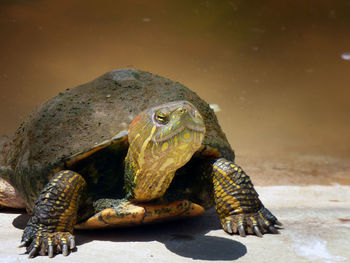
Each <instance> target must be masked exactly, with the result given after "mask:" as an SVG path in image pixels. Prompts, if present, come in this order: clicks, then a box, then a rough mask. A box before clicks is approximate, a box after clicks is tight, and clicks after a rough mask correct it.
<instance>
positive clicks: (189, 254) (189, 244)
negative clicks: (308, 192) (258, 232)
mask: <svg viewBox="0 0 350 263" xmlns="http://www.w3.org/2000/svg"><path fill="white" fill-rule="evenodd" d="M219 229H220V230H221V229H222V228H221V225H220V222H219V220H218V217H217V214H216V212H215V210H209V211H207V212H206V213H205V214H204V215H203V216H201V217H196V218H190V219H183V220H178V221H171V222H164V223H160V224H153V225H142V226H135V227H129V228H109V229H99V230H84V231H82V230H80V231H76V242H77V244H78V245H81V244H84V243H88V242H91V241H93V240H99V241H112V242H151V241H158V242H160V243H162V244H164V246H165V247H166V248H167V249H168V250H169V251H171V252H173V253H175V254H177V255H179V256H182V257H186V258H192V259H197V260H211V261H214V260H222V261H229V260H231V261H232V260H236V259H238V258H240V257H242V256H244V255H245V254H246V253H247V248H246V246H245V245H243V244H242V243H240V242H238V241H235V240H232V239H231V238H230V237H229V236H227V237H228V238H224V237H218V236H210V235H206V234H207V233H208V232H209V231H211V230H219Z"/></svg>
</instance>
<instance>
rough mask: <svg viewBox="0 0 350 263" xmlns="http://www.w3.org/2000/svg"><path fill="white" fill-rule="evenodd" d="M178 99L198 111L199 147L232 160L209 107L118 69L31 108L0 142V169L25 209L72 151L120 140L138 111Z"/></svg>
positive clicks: (179, 88)
mask: <svg viewBox="0 0 350 263" xmlns="http://www.w3.org/2000/svg"><path fill="white" fill-rule="evenodd" d="M178 100H186V101H189V102H191V103H192V104H193V105H195V106H196V107H197V109H198V110H199V111H200V113H201V114H202V116H203V118H204V121H205V125H206V134H205V138H204V140H203V146H204V148H206V149H210V150H211V151H216V152H217V154H218V155H221V156H223V157H225V158H226V159H228V160H233V159H234V153H233V151H232V149H231V147H230V145H229V143H228V141H227V139H226V136H225V134H224V133H223V132H222V130H221V128H220V126H219V124H218V121H217V118H216V116H215V114H214V111H213V110H212V109H211V108H210V107H209V105H208V103H206V102H205V101H204V100H203V99H201V98H200V97H199V96H198V95H197V94H196V93H194V92H193V91H191V90H190V89H188V88H186V87H185V86H184V85H182V84H180V83H177V82H174V81H171V80H169V79H167V78H163V77H160V76H157V75H154V74H151V73H147V72H144V71H139V70H135V69H118V70H115V71H112V72H108V73H106V74H104V75H102V76H100V77H98V78H97V79H95V80H93V81H91V82H89V83H86V84H83V85H81V86H78V87H75V88H72V89H67V90H66V91H65V92H61V93H59V94H58V95H57V96H56V97H54V98H52V99H50V100H49V101H47V102H46V103H43V104H42V105H40V106H39V107H38V108H37V109H36V110H34V112H32V114H31V115H30V116H28V118H27V119H26V120H25V121H24V122H23V123H22V125H21V126H20V128H19V129H18V130H17V131H16V133H15V135H14V136H13V138H12V139H11V140H10V141H9V142H8V143H7V144H6V145H5V146H4V148H3V150H2V151H3V153H2V158H1V161H2V163H1V171H0V173H1V174H2V176H3V177H5V178H7V180H9V181H10V183H11V184H12V185H13V186H14V187H15V188H17V189H18V191H19V192H20V193H21V195H22V197H23V198H24V200H25V201H26V203H27V206H28V207H29V209H30V208H31V207H32V206H33V204H34V200H35V199H36V197H37V196H38V194H39V192H40V191H41V189H42V188H43V186H44V185H45V184H46V183H47V182H48V180H49V179H50V178H51V177H52V176H53V175H54V173H55V172H56V171H58V170H61V169H65V168H69V167H67V164H69V163H72V160H75V159H74V158H77V156H83V157H84V155H81V154H80V153H89V152H91V151H92V150H93V149H95V150H96V149H98V147H97V146H99V145H107V144H108V142H112V141H113V140H114V141H116V142H117V143H119V141H122V142H125V139H124V138H125V135H126V133H125V132H126V131H127V130H128V127H129V124H130V123H131V122H132V120H133V119H134V118H135V117H136V116H137V115H138V114H139V113H140V112H141V111H143V110H145V109H147V108H150V107H154V106H157V105H160V104H164V103H167V102H171V101H178ZM79 154H80V155H79ZM78 159H79V158H78ZM80 159H81V158H80ZM28 186H30V187H28Z"/></svg>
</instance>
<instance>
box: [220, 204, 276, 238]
mask: <svg viewBox="0 0 350 263" xmlns="http://www.w3.org/2000/svg"><path fill="white" fill-rule="evenodd" d="M220 221H221V225H222V227H223V229H224V230H225V231H226V232H227V233H229V234H236V233H238V234H239V235H240V236H242V237H245V236H246V234H247V233H248V234H255V235H257V236H258V237H262V236H263V234H266V233H272V234H279V231H278V229H277V228H276V227H275V225H278V226H282V224H281V223H280V222H279V221H278V220H277V218H276V217H275V216H274V215H273V214H272V213H271V212H270V211H269V210H268V209H266V208H265V207H263V208H261V209H260V210H259V211H258V212H256V213H249V214H236V215H230V216H227V217H224V218H221V220H220Z"/></svg>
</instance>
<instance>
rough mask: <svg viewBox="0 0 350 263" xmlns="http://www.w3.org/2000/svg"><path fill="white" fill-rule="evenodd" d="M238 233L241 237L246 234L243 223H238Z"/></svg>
mask: <svg viewBox="0 0 350 263" xmlns="http://www.w3.org/2000/svg"><path fill="white" fill-rule="evenodd" d="M238 233H239V235H240V236H241V237H245V236H246V235H247V234H246V233H245V230H244V226H243V225H239V226H238Z"/></svg>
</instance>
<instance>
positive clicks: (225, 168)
mask: <svg viewBox="0 0 350 263" xmlns="http://www.w3.org/2000/svg"><path fill="white" fill-rule="evenodd" d="M213 182H214V196H215V203H216V210H217V212H218V214H219V217H220V221H221V225H222V227H223V228H224V230H225V231H226V232H228V233H230V234H233V233H237V232H238V233H239V234H240V235H241V236H245V235H246V231H248V233H255V234H256V235H257V236H259V237H262V233H266V232H271V233H274V234H276V233H278V230H277V229H276V228H275V226H274V225H281V223H280V222H279V221H278V220H277V218H276V217H275V216H274V215H273V214H272V213H271V212H270V211H269V210H267V209H266V208H265V207H264V205H263V204H262V202H261V201H260V199H259V197H258V193H257V192H256V191H255V189H254V187H253V184H252V182H251V181H250V178H249V176H248V175H247V174H246V173H245V172H244V171H243V170H242V169H241V168H240V167H239V166H237V165H236V164H234V163H233V162H230V161H227V160H226V159H223V158H222V159H218V160H217V161H216V162H215V163H214V164H213Z"/></svg>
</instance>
